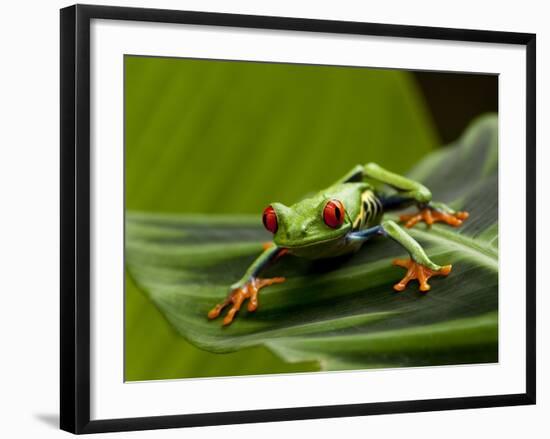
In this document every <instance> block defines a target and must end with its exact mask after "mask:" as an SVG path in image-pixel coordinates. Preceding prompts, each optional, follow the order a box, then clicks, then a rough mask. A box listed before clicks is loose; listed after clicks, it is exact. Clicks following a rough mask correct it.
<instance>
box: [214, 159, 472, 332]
mask: <svg viewBox="0 0 550 439" xmlns="http://www.w3.org/2000/svg"><path fill="white" fill-rule="evenodd" d="M410 207H413V208H414V207H416V209H417V210H416V211H415V212H413V213H404V214H401V215H400V216H399V222H401V223H403V225H404V227H401V226H400V225H398V224H397V223H396V222H395V221H394V220H393V219H391V218H387V216H385V214H386V213H389V212H392V211H398V210H403V209H407V208H410ZM468 216H469V213H468V212H466V211H456V210H454V209H452V208H451V207H449V206H448V205H446V204H444V203H441V202H435V201H432V193H431V191H430V190H429V189H428V188H427V187H426V186H424V185H423V184H422V183H419V182H417V181H415V180H413V179H410V178H408V177H405V176H402V175H400V174H397V173H394V172H392V171H389V170H387V169H385V168H383V167H382V166H380V165H378V164H376V163H374V162H370V163H367V164H365V165H357V166H355V167H353V169H351V170H350V171H349V172H348V173H347V174H345V175H344V177H342V178H341V179H339V180H338V181H336V183H334V184H332V185H331V186H329V187H327V188H326V189H323V190H321V191H319V192H317V193H316V194H314V195H312V196H310V197H307V198H304V199H302V200H300V201H298V202H297V203H295V204H293V205H290V206H286V205H284V204H282V203H278V202H273V203H271V204H269V205H268V206H267V207H266V208H265V209H264V211H263V214H262V223H263V225H264V227H265V228H266V229H267V230H268V231H269V232H270V233H271V234H272V236H273V240H272V241H270V242H269V243H265V244H264V250H263V252H262V253H261V254H260V255H259V256H258V257H257V258H256V259H255V260H254V262H252V264H251V265H250V266H249V268H248V269H247V270H246V272H245V273H244V275H243V276H242V277H241V278H240V279H239V280H238V281H237V282H235V283H234V284H232V285H231V286H230V287H229V294H228V295H227V297H226V298H225V299H224V300H223V301H221V302H220V303H218V304H217V305H215V306H214V307H213V308H212V309H211V310H210V311H209V312H208V319H210V320H214V319H216V318H218V317H219V316H220V315H221V313H222V311H223V310H224V309H225V308H229V309H228V311H227V313H226V314H225V317H224V318H223V326H228V325H230V324H231V323H232V322H233V320H234V319H235V316H236V315H237V313H238V312H239V310H240V309H241V307H242V305H243V303H244V302H245V301H246V300H248V304H247V309H248V311H249V312H254V311H256V310H257V309H258V306H259V300H258V296H259V292H260V290H261V289H263V288H265V287H268V286H270V285H274V284H280V283H283V282H285V280H286V279H285V277H282V276H278V277H271V278H262V277H261V273H262V272H263V271H265V270H266V269H267V267H269V266H271V265H272V264H274V263H276V261H278V260H279V259H280V258H281V257H284V256H285V255H293V256H296V257H300V258H306V259H311V260H316V259H329V258H337V257H339V256H344V255H351V256H353V253H356V252H358V251H359V250H360V249H361V248H362V247H363V246H364V245H365V244H366V243H368V242H369V241H372V240H373V239H375V238H389V239H391V240H393V241H394V242H395V243H396V244H398V245H400V246H401V247H402V248H403V249H404V250H405V251H406V252H407V253H408V257H406V258H396V259H394V260H393V261H392V264H393V265H395V266H398V267H401V268H403V269H405V270H406V272H405V275H404V276H403V278H402V279H401V280H399V281H398V282H397V283H395V284H394V285H393V290H395V291H396V292H402V291H404V290H405V289H406V288H407V286H408V285H409V283H410V282H411V281H413V280H416V281H417V282H418V285H419V290H420V291H421V292H422V293H427V292H428V291H429V290H430V289H431V286H430V284H429V283H428V281H429V279H430V278H431V277H434V276H444V277H445V276H448V275H449V274H450V273H451V270H452V265H451V264H447V265H438V264H436V263H435V262H433V261H432V260H431V259H430V258H429V257H428V255H427V254H426V252H425V250H424V249H423V248H422V246H421V245H420V244H419V243H418V242H417V241H416V240H415V239H414V238H413V237H412V236H411V235H410V234H409V233H407V231H406V230H405V229H409V228H411V227H414V226H415V225H416V224H418V223H421V222H423V223H425V224H426V225H427V227H431V226H432V224H434V223H438V222H441V223H444V224H447V225H450V226H453V227H460V226H461V225H462V224H463V222H464V221H465V220H466V219H467V218H468ZM396 219H397V218H396Z"/></svg>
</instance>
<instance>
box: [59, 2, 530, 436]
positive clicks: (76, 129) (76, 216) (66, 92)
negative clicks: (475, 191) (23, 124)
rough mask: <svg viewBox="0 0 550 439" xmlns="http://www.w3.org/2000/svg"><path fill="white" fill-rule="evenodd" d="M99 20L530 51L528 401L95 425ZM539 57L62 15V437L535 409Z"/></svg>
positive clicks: (317, 25)
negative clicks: (94, 54) (93, 156)
mask: <svg viewBox="0 0 550 439" xmlns="http://www.w3.org/2000/svg"><path fill="white" fill-rule="evenodd" d="M92 19H107V20H132V21H143V22H161V23H183V24H195V25H208V26H228V27H242V28H256V29H276V30H293V31H302V32H325V33H335V34H356V35H374V36H385V37H407V38H424V39H438V40H453V41H468V42H486V43H503V44H514V45H524V46H525V47H526V53H527V56H526V59H527V62H526V66H525V68H526V75H527V76H526V78H527V81H526V82H527V90H526V99H527V101H526V115H525V117H526V127H527V129H526V146H527V151H526V153H527V193H526V202H527V210H526V217H527V228H526V232H525V233H526V236H525V238H526V254H527V260H526V267H527V285H526V294H527V298H526V300H527V307H526V322H527V327H526V336H527V339H526V358H525V362H526V372H527V373H526V376H525V380H526V392H525V393H518V394H508V395H494V396H481V397H460V398H445V399H430V400H415V401H395V402H383V403H366V404H346V405H334V406H316V407H299V408H283V409H269V410H253V411H240V412H223V413H220V412H216V413H201V414H181V415H173V416H151V417H141V418H128V419H104V420H90V213H91V211H90V21H91V20H92ZM535 53H536V36H535V34H530V33H514V32H497V31H484V30H466V29H448V28H437V27H424V26H409V25H406V26H405V25H389V24H377V23H359V22H345V21H329V20H313V19H303V18H289V17H267V16H252V15H236V14H222V13H211V12H194V11H175V10H159V9H142V8H127V7H111V6H89V5H75V6H70V7H67V8H64V9H61V66H60V67H61V75H60V76H61V87H60V88H61V114H60V122H61V127H60V128H61V157H60V161H61V188H60V189H61V212H60V213H61V222H60V226H61V273H60V274H61V300H60V302H61V303H60V305H61V322H60V324H61V334H60V335H61V350H60V355H61V358H60V360H61V371H60V374H61V375H60V378H61V388H60V392H61V404H60V412H61V413H60V415H61V416H60V426H61V428H62V429H63V430H66V431H69V432H72V433H98V432H113V431H127V430H144V429H159V428H173V427H191V426H206V425H218V424H239V423H250V422H268V421H271V422H272V421H287V420H301V419H313V418H325V417H345V416H364V415H373V414H386V413H404V412H424V411H437V410H452V409H467V408H481V407H497V406H513V405H526V404H535V395H536V384H535V375H536V369H535V367H536V352H535V326H536V322H535V295H536V285H535V279H536V278H535V274H536V273H535V257H536V256H535V252H536V249H535V239H536V237H535V233H536V232H535V230H536V228H535V208H536V206H535V199H536V195H535V194H536V192H535V180H536V178H535V130H536V126H535V90H536V89H535V87H536V85H535V81H536V78H535V70H536V69H535Z"/></svg>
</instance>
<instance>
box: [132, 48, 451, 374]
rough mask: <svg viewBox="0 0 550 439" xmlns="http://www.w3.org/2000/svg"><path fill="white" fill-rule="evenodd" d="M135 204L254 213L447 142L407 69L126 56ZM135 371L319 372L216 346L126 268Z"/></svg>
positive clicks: (400, 165) (151, 208) (405, 162)
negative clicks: (195, 341)
mask: <svg viewBox="0 0 550 439" xmlns="http://www.w3.org/2000/svg"><path fill="white" fill-rule="evenodd" d="M124 66H125V81H124V84H125V89H124V96H125V97H124V99H125V120H124V123H125V153H126V155H125V159H126V160H125V173H126V190H125V201H126V210H127V211H142V212H151V213H152V212H174V213H205V214H212V213H217V214H220V213H223V214H236V213H239V214H242V213H245V214H246V213H248V214H254V216H255V217H256V216H257V214H258V212H261V211H262V209H263V208H264V207H265V204H266V203H267V202H269V201H273V200H278V201H282V202H292V201H294V200H296V199H297V198H299V197H302V196H304V195H305V194H307V193H308V192H312V191H316V190H318V189H319V188H320V187H325V186H326V185H328V184H330V183H332V180H333V179H334V176H335V175H342V174H344V173H345V172H347V171H349V169H350V168H351V167H352V166H354V165H355V164H357V163H364V162H367V161H376V162H377V163H379V164H381V165H383V166H391V168H392V169H393V170H395V171H396V172H405V171H406V170H407V169H409V168H410V166H411V165H412V164H414V163H416V162H417V161H418V160H419V159H420V158H422V157H423V156H425V155H426V154H427V153H428V152H430V151H431V150H433V148H434V147H436V146H438V145H439V143H440V142H439V141H438V139H437V136H436V130H435V127H434V124H433V122H432V120H431V117H430V115H429V112H428V110H427V106H426V105H425V102H424V99H423V96H422V94H421V93H420V91H419V89H418V87H417V85H416V82H415V79H414V76H413V75H412V74H411V73H409V72H406V71H398V70H388V69H372V68H354V67H340V66H315V65H295V64H284V63H259V62H227V61H216V60H201V59H178V58H159V57H144V56H125V58H124ZM125 327H126V331H125V379H127V380H130V381H135V380H151V379H172V378H183V377H198V376H221V375H251V374H258V373H285V372H298V371H305V370H318V368H319V367H318V365H316V364H314V363H312V362H309V363H299V364H298V363H287V362H285V361H283V360H281V359H280V358H279V357H278V356H277V355H275V354H273V353H272V352H271V351H270V350H269V349H268V348H266V347H263V346H257V347H251V348H248V349H241V350H238V351H235V352H232V353H228V354H223V355H219V354H214V353H211V352H208V351H204V350H201V349H199V348H196V347H195V346H193V345H192V344H191V343H189V342H187V340H186V339H185V338H184V337H181V336H180V335H179V334H178V333H177V332H176V330H175V329H174V326H173V325H171V324H170V323H169V322H168V321H167V319H166V318H165V317H164V315H163V314H162V313H161V312H160V311H159V309H158V308H157V307H156V306H155V305H154V304H153V302H152V301H151V300H149V299H148V298H147V297H146V296H145V294H144V291H142V289H141V288H139V287H138V286H137V285H136V284H135V282H133V280H132V279H131V278H130V276H128V275H127V276H126V288H125Z"/></svg>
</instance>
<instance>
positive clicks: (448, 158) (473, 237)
mask: <svg viewBox="0 0 550 439" xmlns="http://www.w3.org/2000/svg"><path fill="white" fill-rule="evenodd" d="M497 132H498V130H497V119H496V117H495V116H486V117H483V118H481V119H479V120H477V121H476V122H475V123H474V124H472V126H471V127H470V128H469V129H468V130H467V131H466V132H465V134H464V135H463V137H462V138H461V139H459V140H458V141H457V142H456V143H455V144H454V145H451V146H449V147H446V148H443V149H441V150H438V151H436V152H435V153H432V154H431V155H429V156H427V157H426V158H425V159H424V160H423V161H422V162H420V163H419V164H418V165H417V166H416V167H415V168H414V169H413V170H412V171H411V172H410V173H409V175H410V176H411V177H413V178H416V179H418V180H420V181H422V182H424V183H426V185H427V186H428V187H429V188H430V189H431V190H432V192H433V194H434V199H435V200H437V201H443V202H447V203H449V204H451V205H453V206H454V207H456V208H463V209H465V210H467V211H469V212H470V218H469V219H468V220H467V221H466V223H465V224H464V225H463V227H461V228H460V229H453V228H450V227H449V226H440V225H435V226H433V227H432V228H431V229H427V228H426V227H424V226H417V227H415V228H413V229H411V234H412V235H413V236H414V237H415V238H416V239H417V240H418V241H419V242H420V243H421V244H422V245H423V246H424V247H425V248H426V250H427V253H428V254H429V255H430V256H431V257H432V258H433V260H434V261H435V262H436V263H439V264H447V263H452V264H453V272H452V273H451V275H450V276H449V277H447V278H434V279H433V280H432V281H431V284H432V291H431V292H430V293H428V294H423V293H420V292H418V291H417V288H416V285H415V286H414V287H412V286H409V288H407V290H406V291H405V292H403V293H396V292H394V291H393V290H392V285H393V284H394V283H395V282H396V281H397V280H399V279H400V277H401V276H402V275H403V272H402V269H400V268H397V267H394V266H392V265H391V261H392V259H393V258H394V257H402V256H404V252H403V249H402V248H400V247H399V246H397V245H395V244H394V243H393V242H391V241H390V240H377V241H374V242H369V243H367V244H366V245H364V246H363V248H362V249H361V250H360V252H359V253H358V254H356V255H354V256H353V257H351V258H344V259H338V260H329V261H317V262H311V261H306V260H302V259H299V258H296V257H292V256H288V257H285V258H283V259H281V261H280V262H278V263H277V264H276V265H275V266H273V267H272V268H270V270H269V273H268V274H267V275H268V276H269V274H276V275H278V276H280V275H282V276H285V277H287V281H286V282H285V283H283V284H280V285H274V286H270V287H268V288H265V289H264V290H262V292H261V293H260V308H259V309H258V310H257V311H256V312H255V313H249V312H247V311H246V310H245V309H243V310H241V311H240V313H239V316H238V318H237V319H236V321H235V322H234V323H233V324H232V325H231V326H229V327H226V328H222V327H221V326H220V321H219V320H218V321H208V320H207V318H206V313H207V312H208V310H209V309H210V308H211V307H212V306H213V305H214V304H215V303H217V302H218V301H220V300H221V299H223V298H224V297H225V296H226V294H227V292H228V286H229V285H230V284H231V283H232V282H234V281H235V280H236V279H239V278H240V276H241V275H242V273H243V272H244V271H245V270H246V268H247V266H248V265H249V264H250V263H251V262H252V261H253V260H254V258H255V257H256V256H257V254H258V253H259V252H260V251H261V243H262V242H264V241H268V240H269V235H268V234H267V232H265V231H264V230H263V228H262V227H261V224H260V221H259V219H258V215H254V216H242V215H241V216H236V215H188V214H187V215H181V214H151V213H138V212H133V213H129V214H128V215H127V221H126V261H127V267H128V269H129V271H130V273H131V276H132V277H133V279H134V280H135V281H136V283H137V284H138V285H139V286H140V288H142V289H143V290H144V291H146V292H147V294H148V295H149V297H150V299H151V300H152V301H153V302H154V303H155V304H156V306H157V307H158V308H159V309H160V310H161V311H162V313H163V314H164V315H165V316H166V318H167V319H168V320H169V321H170V322H171V324H172V325H173V326H174V327H175V328H176V329H177V331H178V332H179V333H180V334H181V335H183V336H184V337H185V338H186V339H187V340H189V341H190V342H191V343H193V344H195V345H196V346H198V347H200V348H202V349H205V350H208V351H212V352H219V353H222V352H231V351H235V350H240V349H243V348H247V347H251V346H265V347H268V348H269V349H271V350H272V351H274V352H276V353H277V354H278V355H280V356H281V357H282V358H284V359H285V360H287V361H311V360H314V361H317V362H318V363H319V365H320V366H321V367H322V368H324V369H328V370H331V369H356V368H369V367H393V366H407V365H409V366H420V365H440V364H459V363H472V362H495V361H498V248H497V241H498V227H497V224H498V222H497V220H498V179H497V178H498V175H497V163H498V156H497V152H498V148H497V144H498V142H497ZM338 177H339V176H337V175H335V176H334V179H337V178H338Z"/></svg>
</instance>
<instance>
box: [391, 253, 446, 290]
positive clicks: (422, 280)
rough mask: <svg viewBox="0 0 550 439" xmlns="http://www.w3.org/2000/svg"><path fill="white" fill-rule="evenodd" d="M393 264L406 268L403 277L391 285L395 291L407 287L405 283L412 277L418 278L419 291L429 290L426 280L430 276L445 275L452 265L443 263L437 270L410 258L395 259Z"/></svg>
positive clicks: (412, 278)
mask: <svg viewBox="0 0 550 439" xmlns="http://www.w3.org/2000/svg"><path fill="white" fill-rule="evenodd" d="M393 265H397V266H399V267H403V268H406V269H407V273H406V274H405V277H403V279H401V280H400V281H399V282H398V283H396V284H395V285H394V286H393V289H394V290H396V291H403V290H404V289H405V288H406V287H407V284H408V283H409V282H410V281H411V280H414V279H416V280H418V283H419V285H420V291H429V290H430V288H431V287H430V285H429V284H428V280H429V279H430V278H431V277H432V276H447V275H448V274H449V273H450V272H451V269H452V265H444V266H443V267H441V269H439V270H432V269H431V268H428V267H425V266H424V265H422V264H419V263H418V262H416V261H414V260H412V259H395V260H394V261H393Z"/></svg>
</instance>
